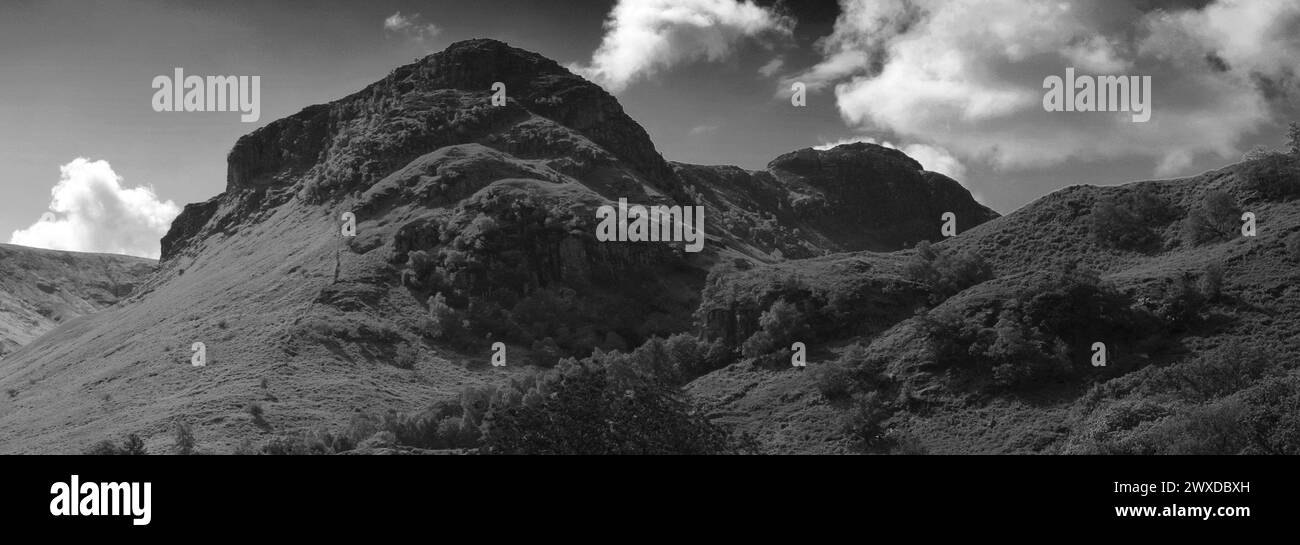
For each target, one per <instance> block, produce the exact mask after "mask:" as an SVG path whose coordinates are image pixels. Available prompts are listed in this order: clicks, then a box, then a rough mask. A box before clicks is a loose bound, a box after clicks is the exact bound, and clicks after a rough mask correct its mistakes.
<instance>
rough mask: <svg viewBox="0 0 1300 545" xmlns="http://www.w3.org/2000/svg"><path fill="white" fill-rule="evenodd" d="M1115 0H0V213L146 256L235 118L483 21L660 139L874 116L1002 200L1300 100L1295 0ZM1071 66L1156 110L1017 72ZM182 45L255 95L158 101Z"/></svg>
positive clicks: (720, 151)
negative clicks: (597, 91)
mask: <svg viewBox="0 0 1300 545" xmlns="http://www.w3.org/2000/svg"><path fill="white" fill-rule="evenodd" d="M321 4H324V5H321ZM1111 4H1113V5H1111V6H1110V7H1111V8H1114V9H1106V10H1102V9H1100V8H1097V7H1096V6H1093V5H1091V4H1089V3H1086V2H1074V1H1071V2H1028V3H1025V2H1007V1H1002V0H987V1H978V2H977V1H969V2H951V3H938V2H930V1H927V0H879V1H877V0H840V1H839V2H836V1H833V0H827V1H823V2H808V3H790V4H785V3H776V2H758V3H751V2H746V1H738V0H641V1H624V2H614V1H597V0H584V1H578V2H569V3H567V5H564V6H561V5H560V3H559V2H527V3H518V2H508V1H500V0H492V1H484V2H480V3H477V4H475V5H473V6H467V5H463V4H458V3H453V2H410V1H392V2H374V3H366V4H364V5H361V4H357V3H348V2H342V1H333V2H324V3H307V2H277V3H275V4H274V5H261V4H257V3H248V2H231V3H226V4H223V5H222V6H220V8H215V7H212V6H210V5H209V6H204V5H203V4H202V3H199V2H171V3H163V2H156V1H151V0H132V1H127V2H119V3H112V4H108V3H89V4H88V3H82V2H71V1H56V2H39V3H38V2H26V1H22V2H17V3H13V4H7V5H6V6H5V7H4V8H2V9H3V11H4V12H5V17H3V18H0V21H2V22H0V51H4V53H0V73H3V74H5V75H6V77H5V78H4V79H3V80H0V126H3V127H4V130H3V136H0V165H4V171H3V176H4V177H5V180H6V181H5V186H6V188H8V189H9V190H10V191H9V198H8V199H5V200H4V201H3V202H0V233H3V234H5V237H6V239H5V240H6V241H8V242H15V243H20V244H21V243H23V241H26V242H28V243H33V242H35V244H28V245H40V243H41V242H46V243H48V242H50V241H68V240H71V241H75V242H77V243H82V244H86V245H89V246H90V247H87V248H63V249H85V250H86V251H109V252H112V253H128V254H132V255H142V254H144V255H151V256H156V252H157V238H159V237H161V234H160V233H158V231H159V230H160V229H161V230H162V232H165V226H164V225H165V224H169V223H170V218H169V217H168V216H171V217H174V215H175V213H176V212H178V211H179V209H180V208H181V207H183V206H184V205H185V204H189V203H196V202H202V201H205V200H207V199H209V198H211V197H213V196H215V195H217V194H219V193H220V192H221V191H222V190H224V188H225V167H226V164H225V158H226V153H227V152H229V150H230V148H231V146H233V144H234V142H235V140H236V139H238V138H239V137H240V136H242V135H244V134H247V133H250V132H252V131H253V130H255V129H256V128H258V127H262V126H265V125H266V124H268V123H271V122H273V121H274V120H276V119H279V118H282V117H285V116H288V115H291V114H293V113H295V112H297V111H299V110H301V109H302V108H304V107H307V106H310V105H312V104H321V103H326V102H330V101H332V100H336V99H338V98H341V97H343V96H346V95H348V94H351V93H353V92H355V91H357V90H360V89H361V88H363V87H364V86H366V85H368V84H370V83H372V82H374V81H377V80H379V79H381V78H382V77H384V75H386V74H387V73H388V72H389V71H391V70H392V69H394V68H396V67H397V66H400V65H403V64H408V63H410V62H412V61H413V60H415V59H418V58H420V57H422V56H424V55H426V54H430V53H433V52H437V51H440V50H442V49H444V48H445V47H446V46H447V45H449V44H451V43H453V42H456V41H460V40H464V39H471V38H480V37H486V38H494V39H499V40H502V41H505V42H507V43H509V44H510V45H512V46H515V47H520V48H523V49H527V50H530V51H535V52H538V53H540V54H542V55H544V56H547V57H549V58H552V59H554V60H556V61H557V62H559V63H561V64H562V65H565V66H567V67H570V68H571V69H573V70H575V71H576V72H578V73H579V74H580V75H583V76H584V77H587V78H588V79H591V80H593V81H595V82H596V83H598V84H601V85H602V86H604V87H605V88H606V89H607V90H610V91H611V92H612V93H613V94H615V96H616V97H617V98H618V99H619V101H620V103H621V104H622V105H623V107H624V109H625V110H626V111H627V112H628V114H629V115H630V116H631V117H632V118H633V119H635V120H636V121H637V122H638V123H640V124H641V125H642V126H643V127H645V129H646V131H647V132H648V133H649V134H650V136H651V139H652V140H653V141H654V142H655V145H656V147H657V148H658V150H659V151H660V152H661V153H662V154H663V155H664V157H665V158H666V159H668V160H670V161H679V162H684V163H696V164H732V165H737V166H741V167H744V168H747V169H754V170H756V169H761V168H762V167H763V166H764V165H765V164H766V163H767V161H769V160H771V159H773V158H775V157H776V156H778V155H780V154H782V153H786V152H789V151H793V150H796V149H800V148H806V147H814V146H827V145H830V144H834V143H837V142H850V141H873V142H878V143H883V144H885V145H888V146H890V147H897V148H899V149H902V150H903V151H904V152H906V153H908V154H909V155H912V156H913V157H914V158H916V159H917V160H918V161H920V162H921V163H922V164H923V165H924V166H925V167H926V168H927V169H930V170H935V171H939V172H943V173H945V174H948V175H950V176H951V177H953V178H954V179H956V180H957V181H959V182H961V183H962V184H963V185H964V186H965V187H967V188H968V189H969V190H971V191H972V193H973V194H974V195H975V196H976V197H977V198H978V199H979V200H980V201H981V202H983V203H984V204H986V205H988V206H990V207H992V208H993V209H995V210H997V211H998V212H1000V213H1003V214H1007V213H1010V212H1012V211H1013V210H1015V209H1016V208H1018V207H1020V206H1023V205H1025V204H1027V203H1029V202H1032V201H1033V200H1036V199H1038V198H1040V197H1042V196H1044V195H1047V194H1049V193H1051V192H1052V191H1055V190H1058V189H1061V188H1063V187H1067V186H1070V185H1076V184H1081V183H1086V184H1095V185H1111V184H1117V183H1125V182H1129V181H1139V180H1146V179H1153V178H1173V177H1182V176H1190V175H1194V174H1197V173H1199V172H1203V171H1206V170H1211V169H1213V168H1217V167H1220V166H1223V165H1226V164H1230V163H1234V162H1237V161H1238V160H1239V157H1240V154H1241V153H1243V152H1245V151H1247V150H1249V149H1250V148H1252V147H1254V146H1257V145H1266V146H1269V147H1279V146H1280V145H1281V142H1282V140H1283V127H1284V126H1285V125H1286V122H1287V121H1288V120H1291V119H1296V118H1300V112H1298V110H1300V108H1298V107H1297V102H1300V101H1297V100H1295V96H1296V95H1295V93H1296V89H1297V83H1296V79H1295V72H1296V70H1295V65H1294V61H1291V60H1288V59H1294V58H1296V53H1298V52H1300V39H1297V38H1295V37H1294V36H1300V32H1296V30H1297V29H1300V5H1296V4H1294V3H1287V2H1282V1H1280V0H1276V1H1275V0H1262V1H1258V2H1251V3H1241V2H1234V1H1231V0H1218V1H1213V2H1210V1H1194V2H1167V1H1137V0H1135V1H1132V2H1121V1H1116V2H1113V3H1111ZM557 6H559V9H557ZM972 17H987V18H991V19H998V20H1005V21H1013V22H1015V25H1010V24H1008V25H1007V27H1013V26H1014V27H1015V28H1016V29H1017V31H1016V32H1011V31H1009V30H998V29H999V26H998V25H988V26H981V25H975V24H970V22H971V19H972ZM1075 67H1077V68H1078V69H1079V71H1080V73H1081V74H1082V73H1089V74H1110V73H1117V74H1132V75H1135V76H1138V75H1141V76H1149V77H1151V78H1152V81H1154V105H1153V112H1151V113H1153V117H1152V119H1151V121H1150V122H1148V123H1142V124H1133V123H1129V122H1127V121H1125V122H1124V123H1120V122H1117V121H1116V120H1117V119H1122V118H1126V117H1127V116H1119V115H1103V114H1096V115H1089V114H1082V113H1079V112H1073V113H1060V112H1048V111H1045V110H1044V109H1043V108H1041V107H1040V106H1039V104H1040V103H1041V100H1042V90H1041V89H1037V90H1035V87H1039V86H1040V85H1039V84H1040V83H1041V82H1042V81H1043V78H1045V77H1048V76H1054V75H1056V76H1058V77H1059V74H1062V73H1065V69H1066V68H1075ZM178 68H179V69H183V70H184V72H185V73H186V74H194V75H200V76H259V77H260V78H261V97H260V98H261V101H260V102H261V103H260V116H259V119H258V120H257V121H256V122H254V123H244V122H241V121H240V116H239V115H238V114H236V113H229V112H204V113H199V112H186V113H180V112H157V111H155V110H154V109H153V108H151V99H152V98H153V97H154V95H155V89H153V88H151V87H150V84H151V83H152V82H153V81H154V79H155V78H156V77H158V76H170V74H172V73H173V70H175V69H178ZM794 82H801V83H804V84H805V85H806V86H807V88H808V95H807V104H808V105H807V107H805V108H794V107H792V106H791V104H790V101H789V88H790V84H792V83H794ZM1169 89H1178V91H1177V93H1175V92H1173V91H1170V90H1169ZM117 178H120V179H121V183H120V185H118V182H117ZM142 187H149V188H152V193H149V192H147V191H144V190H142V189H139V188H142ZM56 189H57V190H58V193H57V194H54V195H52V194H51V192H52V191H54V190H56ZM51 212H53V213H54V214H53V218H52V221H51V217H50V214H51ZM43 217H44V218H45V220H42V218H43ZM15 232H21V233H22V236H17V237H15V236H11V235H9V234H10V233H15ZM151 237H152V238H151ZM47 245H48V244H47Z"/></svg>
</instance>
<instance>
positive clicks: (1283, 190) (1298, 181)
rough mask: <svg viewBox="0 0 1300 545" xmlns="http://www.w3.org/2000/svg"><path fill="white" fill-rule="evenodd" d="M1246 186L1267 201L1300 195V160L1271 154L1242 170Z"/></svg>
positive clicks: (1295, 157) (1266, 154)
mask: <svg viewBox="0 0 1300 545" xmlns="http://www.w3.org/2000/svg"><path fill="white" fill-rule="evenodd" d="M1242 175H1243V176H1244V177H1245V186H1246V188H1247V189H1252V190H1254V191H1256V192H1258V193H1259V195H1260V196H1261V197H1264V198H1266V199H1273V200H1281V199H1286V198H1289V197H1293V196H1295V195H1297V194H1300V160H1297V156H1295V155H1288V154H1284V153H1277V152H1269V153H1265V154H1263V155H1262V156H1260V157H1258V158H1256V159H1255V160H1253V161H1251V162H1250V163H1247V164H1246V165H1245V166H1244V167H1243V169H1242Z"/></svg>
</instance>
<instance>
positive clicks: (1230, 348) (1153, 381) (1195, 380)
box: [1143, 342, 1280, 401]
mask: <svg viewBox="0 0 1300 545" xmlns="http://www.w3.org/2000/svg"><path fill="white" fill-rule="evenodd" d="M1276 357H1277V356H1276V355H1273V354H1271V353H1269V352H1266V351H1264V350H1260V349H1257V348H1255V347H1250V346H1243V345H1241V344H1240V343H1237V342H1229V343H1226V344H1224V345H1223V346H1220V347H1219V348H1217V349H1215V350H1214V351H1212V352H1208V353H1205V354H1201V355H1198V356H1197V357H1195V358H1193V359H1191V360H1189V361H1186V362H1183V363H1178V364H1174V365H1170V366H1167V367H1162V368H1159V369H1157V370H1156V371H1154V372H1153V373H1152V376H1151V378H1150V379H1148V380H1147V381H1146V382H1145V383H1144V384H1143V389H1144V390H1145V391H1147V392H1178V393H1180V394H1182V395H1184V396H1186V397H1188V398H1191V399H1193V400H1198V401H1204V400H1210V399H1215V398H1219V397H1223V396H1226V395H1229V394H1233V393H1236V392H1238V391H1241V390H1242V389H1244V388H1246V387H1248V386H1250V385H1251V384H1254V383H1255V382H1257V381H1259V380H1260V379H1262V378H1265V377H1269V376H1273V375H1276V374H1278V373H1279V372H1280V367H1279V366H1278V364H1277V362H1276V361H1274V360H1275V358H1276Z"/></svg>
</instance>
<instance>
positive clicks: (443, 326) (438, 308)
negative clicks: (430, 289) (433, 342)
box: [428, 292, 462, 340]
mask: <svg viewBox="0 0 1300 545" xmlns="http://www.w3.org/2000/svg"><path fill="white" fill-rule="evenodd" d="M429 318H430V319H431V320H432V321H431V322H430V329H429V331H428V333H429V336H430V337H432V338H434V339H448V340H450V339H454V338H456V337H457V336H459V335H460V333H461V331H462V328H461V317H460V314H459V313H458V312H456V309H454V308H451V307H450V306H448V305H447V298H446V297H445V296H443V294H442V292H438V293H437V294H436V295H434V296H433V297H430V298H429Z"/></svg>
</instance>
